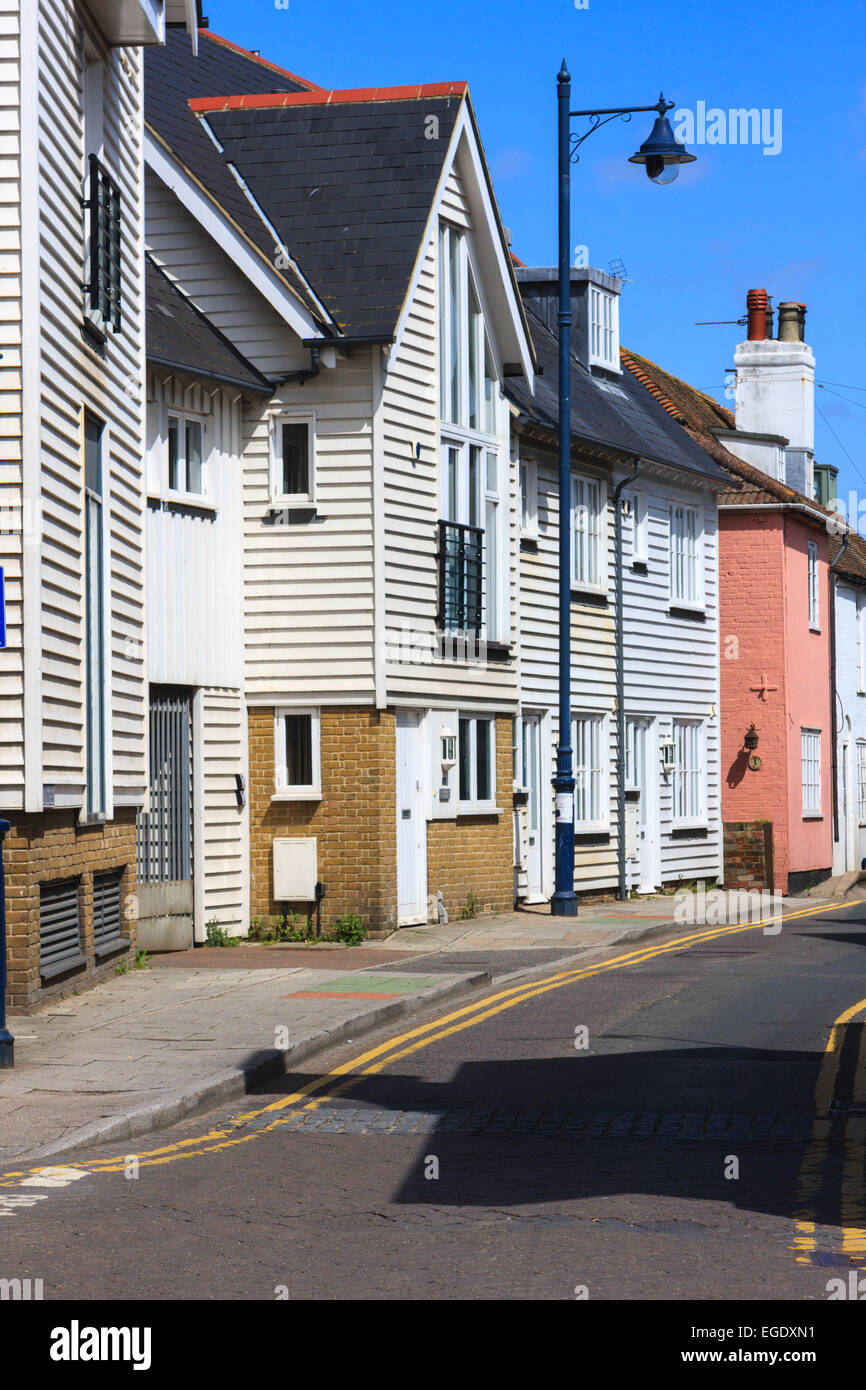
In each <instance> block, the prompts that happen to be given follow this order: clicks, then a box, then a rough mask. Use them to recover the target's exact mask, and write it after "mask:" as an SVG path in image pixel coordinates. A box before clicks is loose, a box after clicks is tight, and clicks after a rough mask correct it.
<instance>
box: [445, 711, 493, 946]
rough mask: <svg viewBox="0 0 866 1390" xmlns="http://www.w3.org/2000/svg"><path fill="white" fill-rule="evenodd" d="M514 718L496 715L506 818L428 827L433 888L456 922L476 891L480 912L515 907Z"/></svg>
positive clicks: (477, 818) (466, 818) (472, 819)
mask: <svg viewBox="0 0 866 1390" xmlns="http://www.w3.org/2000/svg"><path fill="white" fill-rule="evenodd" d="M512 740H513V735H512V723H511V718H510V716H505V715H500V716H498V717H497V719H496V805H497V806H498V807H499V808H500V810H501V812H502V814H501V815H500V816H458V817H457V819H456V820H444V821H431V822H430V824H429V825H428V827H427V892H428V895H429V896H431V897H433V898H435V896H436V894H437V893H438V892H441V893H442V894H443V896H444V902H445V909H446V911H447V913H448V916H449V918H450V920H451V921H452V922H453V921H454V920H455V918H456V917H457V914H458V912H459V911H460V909H461V908H464V907H465V906H466V900H467V897H468V895H469V894H470V893H473V894H474V895H475V897H476V898H477V899H478V910H479V911H480V912H510V911H511V909H512V908H513V906H514V815H513V810H514V797H513V783H514V762H513V741H512Z"/></svg>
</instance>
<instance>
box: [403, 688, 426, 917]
mask: <svg viewBox="0 0 866 1390" xmlns="http://www.w3.org/2000/svg"><path fill="white" fill-rule="evenodd" d="M421 778H422V764H421V717H420V715H418V714H410V713H408V712H405V711H401V710H398V711H397V923H398V926H401V927H408V926H412V925H416V924H417V923H419V922H426V920H427V821H426V819H425V817H424V807H423V801H422V787H421Z"/></svg>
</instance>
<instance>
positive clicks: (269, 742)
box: [146, 34, 533, 931]
mask: <svg viewBox="0 0 866 1390" xmlns="http://www.w3.org/2000/svg"><path fill="white" fill-rule="evenodd" d="M201 52H202V56H203V57H204V58H206V60H207V61H206V63H204V64H201V65H198V66H197V65H196V64H195V63H193V61H192V60H191V59H190V57H189V55H188V54H187V53H186V51H185V50H184V49H183V48H182V47H181V45H180V44H178V43H174V44H170V45H169V47H168V49H167V50H166V51H165V52H164V53H154V54H153V55H151V58H150V59H149V61H148V65H147V70H146V97H147V131H146V157H147V164H148V177H147V185H146V187H147V193H146V202H147V245H148V249H149V252H150V254H151V255H152V257H153V259H154V262H155V263H156V264H157V265H158V266H159V267H161V268H162V270H163V271H164V273H165V275H166V276H167V277H168V278H169V279H170V280H172V281H174V282H175V283H176V284H177V285H178V286H179V288H180V289H181V290H182V291H183V292H184V293H185V294H186V295H188V296H189V297H190V299H191V301H192V303H193V304H194V305H195V306H196V308H197V310H198V311H200V312H201V313H202V314H204V315H206V316H207V318H208V320H209V321H210V323H211V324H212V325H213V326H214V327H215V328H217V329H218V330H219V332H220V333H221V334H223V335H224V336H225V338H226V339H228V340H229V341H230V343H231V345H232V346H233V348H234V350H235V351H237V352H238V353H241V354H242V355H243V357H244V358H245V359H246V361H247V363H248V364H251V365H252V367H253V369H254V370H255V371H256V372H257V373H259V374H261V376H262V377H264V378H266V379H267V380H268V381H269V382H270V385H271V392H272V394H271V395H270V398H269V399H268V400H267V401H265V402H262V401H261V400H255V399H253V398H251V397H250V396H249V394H248V395H247V397H246V399H245V400H244V403H243V409H242V455H243V462H242V467H243V532H242V541H243V559H242V574H243V580H242V592H243V631H244V649H243V650H244V667H243V677H242V683H241V689H242V694H243V700H244V704H245V707H246V724H247V730H248V753H249V786H248V792H249V804H248V814H249V858H250V898H251V910H252V914H253V916H266V915H269V914H273V913H277V912H281V911H282V910H283V909H284V908H285V907H290V908H292V909H293V910H298V911H300V912H304V913H307V912H311V911H312V910H313V907H314V906H315V905H316V903H317V901H318V903H319V905H320V906H322V905H323V910H324V913H325V916H326V918H327V919H328V920H329V921H333V920H334V918H335V917H338V916H340V915H341V914H343V913H357V914H359V915H360V916H361V917H362V919H364V921H365V925H366V926H367V927H368V928H369V929H372V930H374V931H382V930H385V929H387V928H388V927H390V926H394V925H397V924H398V923H401V922H418V921H425V920H427V917H428V915H429V914H430V913H431V912H432V913H434V914H436V913H437V912H439V911H442V910H445V911H453V910H454V909H455V908H458V907H463V906H465V905H466V903H467V900H468V901H470V902H471V901H472V900H477V902H478V903H479V905H484V904H489V905H490V906H494V907H501V908H506V907H509V906H510V905H511V903H512V898H513V854H512V828H511V817H512V803H511V795H512V780H513V779H512V719H513V717H514V715H515V714H516V713H517V709H518V701H519V690H518V679H517V583H518V566H517V559H518V537H517V508H516V501H517V491H516V488H517V477H516V470H515V468H514V466H513V464H512V459H511V449H510V414H509V411H508V409H507V406H506V403H505V400H504V395H503V385H504V382H505V380H506V378H507V377H508V376H509V375H511V374H515V373H516V374H521V375H522V376H524V377H525V379H527V380H528V381H530V382H531V380H532V372H533V355H532V348H531V344H530V342H529V337H528V332H527V329H526V324H525V319H524V316H523V311H522V307H521V305H520V301H519V295H518V292H517V287H516V284H515V280H514V275H513V271H512V268H511V262H510V257H509V254H508V249H507V244H506V239H505V236H504V233H503V229H502V227H501V224H500V221H499V217H498V214H497V211H496V207H495V203H494V200H493V195H492V190H491V186H490V181H489V177H488V174H487V171H486V167H485V164H484V160H483V155H482V153H481V148H480V143H479V140H478V135H477V131H476V129H475V124H474V119H473V116H472V111H471V106H470V103H469V98H468V93H467V92H466V89H465V86H464V85H463V84H452V83H446V84H440V85H438V86H434V87H427V88H419V87H412V88H398V89H390V90H377V91H374V92H369V93H363V92H362V93H359V92H351V93H340V92H327V91H324V90H322V89H321V88H318V87H316V86H315V85H314V84H312V83H310V82H307V81H304V80H302V79H300V78H297V77H295V76H294V75H293V74H291V73H287V72H285V71H284V70H282V69H279V68H277V67H275V66H274V65H272V64H270V63H267V62H265V61H263V60H262V59H260V58H259V57H258V56H256V55H251V54H246V53H244V52H243V51H242V50H239V49H237V48H236V47H235V46H234V45H231V44H228V43H226V41H225V40H221V39H219V38H218V37H217V36H216V35H211V34H202V35H201ZM223 583H224V584H225V583H227V581H226V580H223ZM184 679H185V678H184ZM195 775H196V774H195V767H193V779H195ZM209 814H210V812H209V811H208V808H207V807H205V809H204V816H205V822H206V825H205V830H204V834H205V836H206V837H207V835H208V833H209V832H208V830H207V820H208V816H209ZM317 885H318V888H317ZM216 915H217V916H218V917H220V918H221V920H222V915H221V913H216ZM225 920H228V919H225ZM231 920H232V921H233V920H234V918H232V919H231ZM197 928H198V922H197Z"/></svg>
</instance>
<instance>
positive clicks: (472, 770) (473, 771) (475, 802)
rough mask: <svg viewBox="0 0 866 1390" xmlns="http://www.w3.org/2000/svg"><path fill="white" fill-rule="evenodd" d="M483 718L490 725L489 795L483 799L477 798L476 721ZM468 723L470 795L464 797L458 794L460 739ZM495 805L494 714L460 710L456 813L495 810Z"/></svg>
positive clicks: (467, 813)
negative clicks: (465, 724) (464, 726)
mask: <svg viewBox="0 0 866 1390" xmlns="http://www.w3.org/2000/svg"><path fill="white" fill-rule="evenodd" d="M479 719H480V720H483V721H486V722H487V723H489V725H490V796H489V797H488V798H487V799H486V800H484V801H479V799H478V785H477V779H478V721H479ZM464 722H465V723H468V725H469V791H470V795H469V797H468V798H466V799H464V798H463V797H461V795H460V740H461V736H462V729H463V725H464ZM497 809H498V808H497V806H496V715H495V714H492V713H491V714H487V713H485V712H484V711H483V710H481V711H478V712H475V713H472V714H469V713H468V712H467V711H465V710H461V711H460V713H459V715H458V717H457V814H458V815H461V816H465V815H471V814H472V813H473V812H486V813H488V814H489V813H490V812H491V811H495V810H497Z"/></svg>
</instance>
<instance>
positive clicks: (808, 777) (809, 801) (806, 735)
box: [800, 729, 821, 816]
mask: <svg viewBox="0 0 866 1390" xmlns="http://www.w3.org/2000/svg"><path fill="white" fill-rule="evenodd" d="M800 743H801V761H802V768H803V815H804V816H820V814H821V730H820V729H801V731H800Z"/></svg>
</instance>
